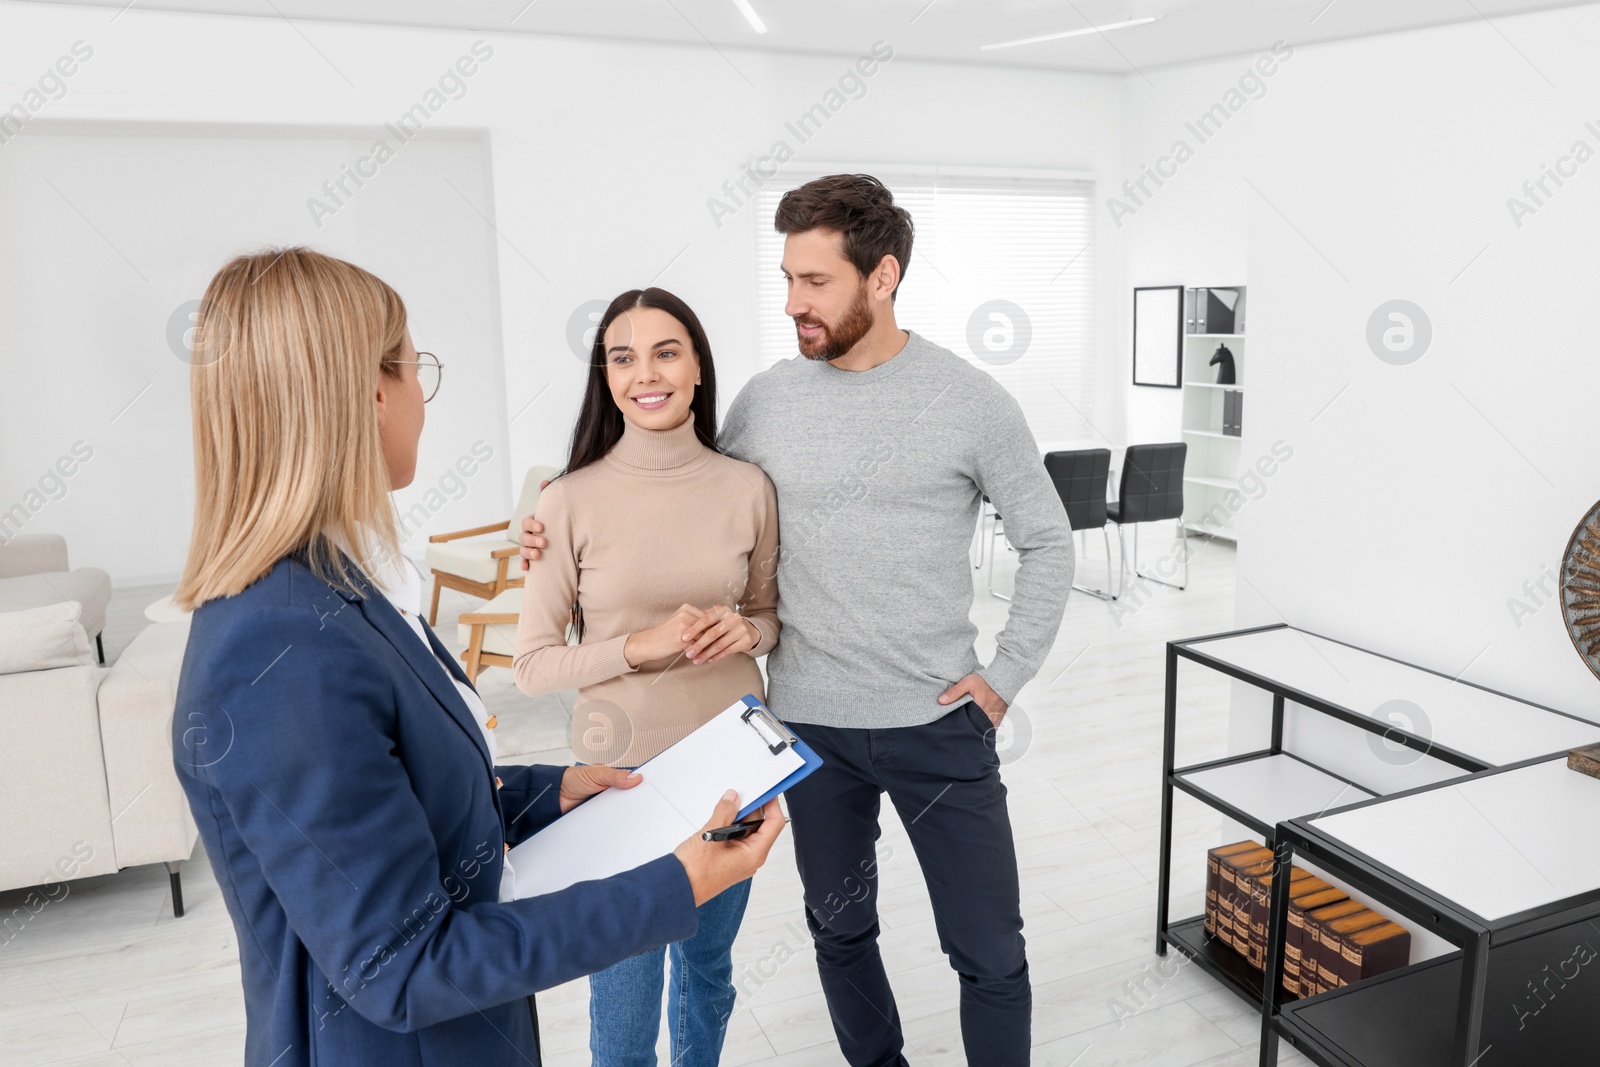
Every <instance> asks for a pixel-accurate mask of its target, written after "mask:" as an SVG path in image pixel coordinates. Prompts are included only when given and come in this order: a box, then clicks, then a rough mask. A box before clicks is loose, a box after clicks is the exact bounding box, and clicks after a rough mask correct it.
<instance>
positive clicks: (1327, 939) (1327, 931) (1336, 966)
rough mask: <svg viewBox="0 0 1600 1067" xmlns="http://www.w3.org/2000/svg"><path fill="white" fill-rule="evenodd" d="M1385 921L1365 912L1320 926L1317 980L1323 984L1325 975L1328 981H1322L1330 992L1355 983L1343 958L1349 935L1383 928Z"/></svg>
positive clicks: (1367, 911) (1379, 915) (1372, 912)
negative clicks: (1379, 927)
mask: <svg viewBox="0 0 1600 1067" xmlns="http://www.w3.org/2000/svg"><path fill="white" fill-rule="evenodd" d="M1388 921H1389V917H1388V916H1387V915H1383V914H1381V913H1379V912H1376V911H1373V910H1372V909H1371V908H1366V909H1364V910H1362V911H1358V912H1356V913H1355V914H1353V915H1346V916H1344V917H1343V918H1339V919H1334V920H1333V921H1332V922H1327V923H1323V924H1322V946H1321V950H1320V952H1321V954H1320V955H1319V956H1318V957H1317V977H1318V979H1319V980H1322V976H1323V975H1324V974H1327V975H1329V976H1330V978H1329V979H1327V980H1324V981H1325V984H1326V985H1327V987H1328V988H1329V989H1337V988H1339V987H1340V986H1344V985H1349V984H1350V983H1351V982H1352V981H1354V979H1353V977H1352V974H1351V969H1350V963H1349V961H1348V960H1346V959H1345V956H1344V949H1345V945H1346V944H1347V943H1348V941H1349V938H1350V937H1351V936H1352V935H1354V934H1356V933H1358V932H1360V931H1362V930H1368V929H1371V928H1372V927H1374V926H1382V925H1383V924H1384V923H1386V922H1388Z"/></svg>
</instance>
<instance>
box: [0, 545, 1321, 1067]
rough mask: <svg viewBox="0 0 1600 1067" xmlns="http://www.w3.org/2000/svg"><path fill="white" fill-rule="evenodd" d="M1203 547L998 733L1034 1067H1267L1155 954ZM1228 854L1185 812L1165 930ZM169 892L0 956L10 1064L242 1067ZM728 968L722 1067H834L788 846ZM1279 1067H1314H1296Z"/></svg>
mask: <svg viewBox="0 0 1600 1067" xmlns="http://www.w3.org/2000/svg"><path fill="white" fill-rule="evenodd" d="M1153 533H1154V531H1153V530H1147V531H1146V534H1147V536H1146V537H1145V538H1143V541H1144V544H1143V546H1142V547H1143V548H1144V550H1145V551H1146V552H1148V553H1151V554H1152V556H1153V555H1154V553H1155V552H1156V551H1158V549H1159V548H1160V547H1161V546H1162V545H1163V539H1162V538H1160V537H1157V536H1153ZM1192 544H1193V545H1194V546H1195V548H1196V550H1197V551H1196V554H1195V558H1194V561H1193V576H1192V579H1191V582H1190V587H1189V589H1188V590H1186V591H1183V592H1179V591H1176V590H1171V589H1166V588H1163V587H1161V586H1156V585H1150V584H1144V585H1143V593H1142V594H1140V595H1139V596H1136V597H1129V598H1125V599H1124V601H1123V602H1121V603H1120V604H1119V605H1117V606H1111V605H1107V604H1105V603H1102V602H1101V601H1098V600H1095V599H1093V598H1091V597H1087V596H1083V595H1082V594H1074V595H1073V597H1072V598H1071V601H1070V603H1069V604H1068V606H1067V615H1066V621H1065V623H1064V624H1063V626H1062V628H1061V632H1060V636H1059V637H1058V639H1057V641H1056V645H1055V648H1054V650H1053V651H1052V653H1051V655H1050V658H1049V660H1048V661H1047V662H1046V663H1045V666H1044V669H1043V670H1042V671H1041V672H1040V673H1039V676H1038V678H1037V679H1036V680H1035V681H1034V682H1033V683H1032V684H1030V685H1029V686H1028V687H1027V688H1026V689H1025V690H1024V691H1023V694H1022V696H1021V697H1020V698H1019V700H1018V702H1017V707H1016V708H1015V709H1014V710H1013V712H1012V714H1011V720H1014V723H1013V731H1014V732H1011V733H1010V734H1009V736H1008V735H1007V733H1004V732H1003V733H1002V737H1001V744H1002V746H1003V747H1004V746H1009V747H1008V752H1009V753H1014V755H1015V758H1014V759H1013V761H1012V762H1010V763H1008V765H1007V766H1006V767H1005V770H1004V777H1005V781H1006V784H1007V786H1008V787H1009V790H1010V805H1011V818H1012V823H1013V825H1014V827H1015V830H1016V837H1017V847H1018V852H1019V855H1020V858H1021V864H1022V887H1023V913H1024V917H1025V920H1026V929H1025V934H1026V937H1027V940H1028V955H1029V960H1030V967H1031V970H1032V974H1033V988H1034V1023H1033V1033H1034V1063H1035V1064H1037V1065H1041V1067H1045V1065H1055V1067H1069V1065H1072V1067H1108V1065H1112V1064H1116V1065H1130V1064H1142V1065H1149V1067H1201V1065H1204V1067H1247V1065H1253V1064H1255V1063H1256V1052H1255V1049H1256V1044H1257V1039H1258V1026H1259V1023H1258V1018H1257V1016H1255V1015H1254V1014H1253V1013H1252V1012H1251V1011H1250V1010H1249V1009H1248V1007H1247V1006H1246V1005H1245V1004H1244V1002H1243V1001H1241V1000H1240V999H1238V998H1237V997H1236V996H1234V995H1233V994H1232V993H1230V992H1228V991H1226V990H1224V989H1222V988H1221V987H1220V986H1219V985H1217V983H1215V982H1214V981H1212V980H1211V979H1210V978H1209V977H1207V976H1206V975H1204V974H1203V973H1200V972H1199V970H1198V969H1197V968H1196V967H1194V966H1193V965H1192V964H1187V963H1180V962H1179V957H1177V956H1176V955H1172V956H1169V957H1167V958H1166V959H1165V960H1162V959H1161V958H1159V957H1157V956H1155V955H1154V952H1153V945H1154V938H1153V929H1154V924H1155V918H1154V915H1155V888H1154V882H1155V880H1156V856H1157V837H1158V831H1159V825H1160V822H1159V820H1160V804H1159V797H1160V793H1159V782H1160V754H1161V707H1162V668H1163V659H1162V651H1163V645H1164V642H1165V641H1167V640H1168V639H1171V638H1177V637H1186V636H1192V635H1195V634H1200V633H1209V632H1213V631H1216V630H1223V629H1228V628H1230V627H1231V625H1232V619H1233V585H1234V550H1233V548H1232V546H1231V545H1229V544H1227V543H1225V542H1218V543H1215V544H1208V543H1204V542H1198V541H1196V542H1192ZM1102 551H1103V549H1102V548H1101V545H1100V539H1099V538H1098V537H1096V538H1094V539H1093V540H1092V541H1091V543H1090V546H1089V553H1090V557H1091V558H1090V560H1089V561H1088V562H1087V563H1085V564H1084V566H1083V567H1082V569H1081V571H1080V581H1085V582H1087V584H1092V585H1096V586H1102V587H1103V586H1104V570H1105V568H1104V561H1103V560H1102V558H1101V553H1102ZM1015 558H1016V557H1015V556H1014V555H1012V554H1010V553H1009V552H1008V551H1006V550H1004V549H1002V551H1001V554H1000V560H999V564H998V566H999V570H998V572H997V574H996V583H997V587H998V588H1001V589H1003V590H1005V591H1009V589H1010V584H1011V573H1012V571H1013V570H1014V568H1015ZM1147 563H1148V560H1147ZM975 587H976V588H977V589H978V590H979V592H978V595H977V596H976V598H975V603H974V606H973V619H974V621H975V622H976V623H977V624H978V626H979V627H980V630H981V633H982V636H981V637H980V647H979V654H980V656H981V657H983V658H984V659H987V658H988V656H989V654H990V653H991V652H992V650H993V641H994V635H995V634H996V633H997V632H998V631H999V629H1000V627H1001V625H1002V624H1003V621H1004V617H1005V609H1006V604H1005V603H1004V602H1002V601H1000V600H996V599H993V598H991V597H990V596H989V595H988V594H987V593H986V592H984V591H983V576H982V575H980V576H978V577H977V578H976V579H975ZM166 591H167V590H166V589H164V588H144V589H131V590H122V591H119V592H118V594H117V596H116V598H115V599H114V600H113V602H112V606H111V611H110V615H109V618H108V625H107V637H108V642H107V644H108V652H109V651H110V649H111V648H113V647H115V648H121V647H123V646H124V645H125V644H126V642H127V641H128V640H129V639H130V638H131V637H132V636H133V635H134V634H135V633H136V632H137V630H138V629H139V627H140V626H142V625H143V624H144V623H143V618H142V616H141V614H140V612H141V610H142V609H143V607H144V605H145V604H146V603H148V602H150V601H151V600H154V599H155V598H156V597H157V596H159V595H161V594H162V593H164V592H166ZM446 598H447V599H446V603H445V605H444V607H443V608H442V610H441V623H442V625H441V626H440V632H441V636H442V637H443V638H444V639H445V641H446V642H447V643H451V644H454V643H455V642H454V639H455V633H454V627H453V626H451V625H444V624H443V622H444V620H445V619H453V618H454V615H455V614H456V613H457V612H459V611H461V610H465V609H466V608H467V607H468V606H469V605H470V604H471V603H473V602H472V601H469V600H468V599H466V598H464V597H458V598H455V599H453V600H452V599H450V594H448V593H447V594H446ZM1132 601H1137V603H1136V604H1135V605H1134V606H1133V607H1132V608H1130V607H1129V606H1128V605H1129V604H1130V602H1132ZM1206 674H1207V672H1205V671H1203V670H1201V669H1199V668H1188V667H1186V668H1185V674H1184V676H1183V683H1182V688H1181V690H1180V691H1181V693H1182V694H1183V697H1184V703H1183V705H1182V707H1181V708H1180V711H1181V713H1182V715H1183V723H1184V726H1183V730H1182V733H1181V735H1180V748H1179V753H1180V759H1181V760H1184V761H1198V760H1201V759H1210V758H1214V757H1217V756H1221V755H1224V754H1225V749H1226V735H1227V715H1226V702H1227V696H1228V687H1227V684H1226V682H1225V681H1224V680H1222V679H1220V678H1218V677H1213V678H1208V677H1206ZM482 688H483V690H484V692H485V697H486V702H487V703H488V704H489V706H490V707H491V708H492V709H493V710H495V711H496V713H497V714H498V715H499V716H500V718H501V722H502V725H501V727H500V731H499V734H498V737H499V740H500V744H501V746H502V753H505V752H520V753H523V754H524V755H523V757H522V759H524V760H525V761H526V762H566V761H568V760H570V758H571V753H570V752H569V751H567V750H566V749H565V739H566V736H567V733H566V731H567V716H568V715H569V714H570V711H569V709H570V706H571V695H570V694H564V695H561V696H558V697H550V698H545V699H543V700H540V701H534V700H530V699H529V698H527V697H524V696H522V695H521V694H520V693H518V692H517V691H516V689H515V687H514V686H513V685H512V683H511V681H510V676H509V672H507V671H504V670H491V671H489V672H488V673H487V674H486V675H485V676H484V679H483V685H482ZM1024 722H1025V723H1026V729H1025V730H1024V729H1021V726H1022V724H1023V723H1024ZM1025 734H1026V735H1028V736H1026V737H1024V735H1025ZM1008 758H1012V757H1011V756H1010V755H1008ZM884 818H885V826H884V837H883V840H884V843H885V845H886V846H887V847H888V848H889V849H891V850H892V852H890V853H889V854H888V855H887V857H886V858H885V859H884V860H883V861H882V862H881V864H880V873H881V879H882V901H881V915H882V922H883V927H884V932H883V952H884V957H885V960H886V962H887V964H888V966H889V969H890V972H891V975H892V976H893V980H894V985H895V990H896V995H897V997H898V1000H899V1008H900V1015H901V1018H902V1021H903V1024H904V1027H905V1035H906V1041H907V1050H906V1055H907V1058H908V1059H909V1060H910V1061H911V1062H912V1063H913V1064H916V1065H918V1067H922V1065H929V1067H932V1065H945V1064H960V1063H962V1062H963V1059H964V1058H963V1053H962V1049H961V1042H960V1031H959V1026H958V1022H957V1014H956V1007H957V990H956V978H955V976H954V974H953V973H952V972H951V970H950V968H949V966H948V964H947V963H946V962H945V960H944V958H943V956H942V955H941V953H940V952H939V947H938V938H937V936H936V934H935V932H934V928H933V919H932V912H931V910H930V907H929V904H928V899H927V894H926V891H925V889H924V887H923V882H922V878H921V874H920V872H919V870H918V868H917V864H916V862H915V859H914V857H913V855H912V852H911V849H910V846H909V843H908V841H907V838H906V836H905V832H904V830H903V829H902V827H901V826H900V824H899V822H898V820H897V819H896V817H895V815H894V814H893V809H892V807H890V806H888V805H886V806H885V816H884ZM1221 833H1222V821H1221V819H1220V817H1218V816H1216V815H1214V814H1212V813H1211V812H1210V811H1209V810H1208V809H1206V808H1204V807H1203V806H1201V805H1199V804H1198V803H1196V802H1192V801H1189V800H1188V799H1187V798H1184V797H1182V796H1181V795H1180V797H1179V800H1178V805H1177V808H1176V838H1177V844H1176V847H1175V866H1176V871H1175V894H1174V905H1173V906H1174V915H1177V916H1184V915H1190V914H1195V913H1197V912H1198V911H1199V910H1200V901H1201V894H1202V891H1203V887H1204V859H1205V856H1204V853H1205V849H1206V848H1207V847H1209V846H1210V845H1213V844H1217V843H1218V842H1219V841H1220V835H1221ZM166 882H167V880H166V877H165V871H164V870H163V869H162V868H160V867H145V868H136V869H130V870H126V871H123V872H121V873H120V874H117V875H111V876H105V877H100V878H91V879H84V880H81V881H77V882H72V883H69V885H70V888H71V893H70V895H69V896H67V897H66V898H65V899H63V900H61V901H59V902H58V903H52V904H49V905H48V906H46V907H45V908H44V909H43V910H42V911H41V912H39V913H38V914H37V915H36V916H35V917H34V918H33V919H32V921H31V922H30V923H29V924H28V926H27V927H26V928H25V929H24V930H23V931H22V933H21V934H20V935H19V936H17V937H16V938H15V939H13V940H12V941H11V942H10V943H8V944H4V945H3V946H0V1062H3V1063H4V1064H6V1065H12V1067H24V1065H34V1064H53V1065H59V1067H68V1065H71V1067H101V1065H107V1067H109V1065H144V1064H161V1065H166V1067H181V1065H189V1064H194V1065H204V1067H215V1065H218V1064H227V1063H238V1062H239V1060H240V1056H241V1054H242V1048H243V1041H244V1009H243V1004H242V999H241V995H240V987H239V973H238V948H237V944H236V941H235V938H234V931H233V925H232V923H231V922H230V920H229V918H228V915H227V912H226V910H225V908H224V907H223V904H222V900H221V898H220V896H219V893H218V890H217V885H216V882H215V879H214V878H213V877H212V874H211V871H210V868H209V866H208V865H207V863H206V858H205V855H204V853H203V852H199V853H197V855H196V856H195V859H194V861H193V862H191V863H190V864H188V865H187V866H186V868H185V871H184V896H185V902H186V904H187V908H188V910H187V914H185V916H184V917H183V918H181V919H174V918H173V916H172V909H171V905H170V902H169V901H168V897H167V886H166ZM23 895H24V894H23V892H21V891H13V892H8V893H0V914H5V913H9V912H10V911H11V909H12V908H15V907H17V906H19V905H20V904H21V902H22V898H23ZM734 951H735V961H736V973H735V981H736V983H737V984H738V985H739V988H740V990H741V995H740V999H739V1005H738V1009H737V1011H736V1012H735V1014H734V1017H733V1020H732V1022H731V1024H730V1028H729V1033H728V1041H727V1046H726V1049H725V1052H724V1055H723V1060H722V1062H723V1063H724V1064H728V1065H734V1064H754V1063H762V1064H774V1065H777V1067H810V1065H813V1064H815V1065H823V1064H828V1065H834V1064H840V1063H842V1062H843V1060H842V1059H841V1058H840V1056H839V1053H838V1049H837V1046H836V1045H835V1043H834V1040H833V1033H832V1029H831V1027H830V1026H829V1023H828V1016H827V1010H826V1005H825V1004H824V1002H823V997H822V993H821V991H820V989H819V987H818V985H817V977H816V966H815V962H814V958H813V956H812V953H811V947H810V943H809V940H808V939H807V936H806V933H805V926H804V921H803V917H802V914H801V905H800V885H799V878H798V875H797V874H796V872H795V866H794V855H793V851H792V848H791V847H790V844H789V840H788V838H787V836H786V837H785V838H784V839H783V840H782V841H780V843H779V845H778V847H777V849H776V850H775V851H774V853H773V855H772V858H771V860H770V861H769V863H768V865H767V867H766V868H765V869H764V870H763V871H762V873H761V874H760V875H759V876H758V877H757V879H756V883H755V887H754V891H753V893H752V896H751V901H750V908H749V912H748V915H747V917H746V919H745V922H744V926H743V929H742V930H741V932H740V934H739V939H738V941H737V943H736V945H735V950H734ZM587 999H588V994H587V984H586V982H583V981H579V982H574V983H570V984H568V985H566V986H562V987H559V988H557V989H553V990H549V991H547V992H545V993H542V994H540V997H539V1003H540V1013H541V1017H542V1019H543V1023H544V1042H545V1050H546V1056H545V1059H546V1062H547V1063H548V1064H549V1065H550V1067H568V1065H573V1064H586V1063H588V1062H589V1058H588V1052H587V1040H588V1008H587ZM665 1048H666V1045H665V1038H664V1037H663V1041H662V1045H661V1049H662V1051H663V1053H664V1052H665ZM662 1062H663V1063H665V1062H667V1061H666V1057H665V1055H663V1056H662ZM1280 1062H1282V1063H1283V1064H1285V1065H1289V1064H1300V1063H1305V1062H1306V1061H1305V1060H1304V1059H1303V1058H1302V1057H1300V1056H1299V1055H1298V1054H1296V1053H1295V1052H1294V1051H1293V1050H1290V1049H1288V1048H1285V1049H1284V1052H1283V1055H1282V1058H1281V1060H1280Z"/></svg>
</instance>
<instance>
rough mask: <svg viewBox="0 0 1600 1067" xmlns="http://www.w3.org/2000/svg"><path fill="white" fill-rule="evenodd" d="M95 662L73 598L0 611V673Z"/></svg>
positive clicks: (48, 668)
mask: <svg viewBox="0 0 1600 1067" xmlns="http://www.w3.org/2000/svg"><path fill="white" fill-rule="evenodd" d="M12 580H13V581H15V580H16V579H12ZM0 584H4V583H0ZM95 662H96V659H95V650H94V641H93V640H92V639H91V638H90V637H89V634H88V633H87V632H86V631H85V630H84V627H83V621H82V614H81V611H80V608H79V605H78V604H77V603H76V602H75V601H70V600H66V601H57V602H56V603H54V604H43V605H40V606H38V607H31V608H24V609H22V610H21V611H0V674H21V673H22V672H24V671H48V670H54V669H55V668H57V667H83V666H92V665H93V664H94V663H95Z"/></svg>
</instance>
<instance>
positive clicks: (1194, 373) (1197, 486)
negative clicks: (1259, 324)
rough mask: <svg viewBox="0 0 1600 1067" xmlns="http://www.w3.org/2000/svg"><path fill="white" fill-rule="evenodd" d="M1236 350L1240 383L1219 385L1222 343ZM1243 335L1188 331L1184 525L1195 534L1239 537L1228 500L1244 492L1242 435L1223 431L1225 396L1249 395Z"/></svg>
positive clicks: (1185, 342) (1185, 349) (1185, 339)
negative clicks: (1215, 362) (1218, 357)
mask: <svg viewBox="0 0 1600 1067" xmlns="http://www.w3.org/2000/svg"><path fill="white" fill-rule="evenodd" d="M1224 344H1225V345H1227V346H1228V351H1230V352H1232V353H1233V365H1234V371H1235V381H1236V384H1234V385H1218V384H1217V371H1218V370H1220V369H1221V367H1220V366H1218V367H1213V366H1210V365H1209V364H1210V362H1211V357H1212V356H1213V355H1215V354H1216V351H1217V347H1218V346H1219V345H1224ZM1245 366H1246V360H1245V351H1244V334H1241V333H1186V334H1184V335H1183V428H1182V432H1183V440H1184V442H1185V443H1187V444H1188V446H1189V456H1188V459H1187V461H1186V462H1185V464H1184V472H1183V473H1184V478H1183V481H1184V485H1183V525H1184V526H1185V527H1186V528H1187V529H1188V530H1189V531H1190V532H1191V533H1200V534H1209V535H1210V536H1213V537H1222V538H1226V539H1227V540H1230V541H1233V540H1237V539H1238V538H1237V534H1236V533H1235V532H1234V527H1233V512H1234V511H1235V510H1237V507H1236V506H1234V507H1229V506H1228V505H1227V504H1226V503H1225V498H1226V497H1227V495H1228V494H1229V493H1230V492H1234V493H1236V492H1238V490H1239V469H1240V468H1239V463H1240V458H1239V438H1238V437H1235V436H1232V435H1230V434H1225V433H1223V432H1222V405H1223V397H1224V396H1225V395H1226V394H1227V393H1228V392H1229V391H1235V392H1239V393H1243V392H1244V391H1245V383H1246V382H1247V380H1248V377H1247V374H1246V371H1245Z"/></svg>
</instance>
